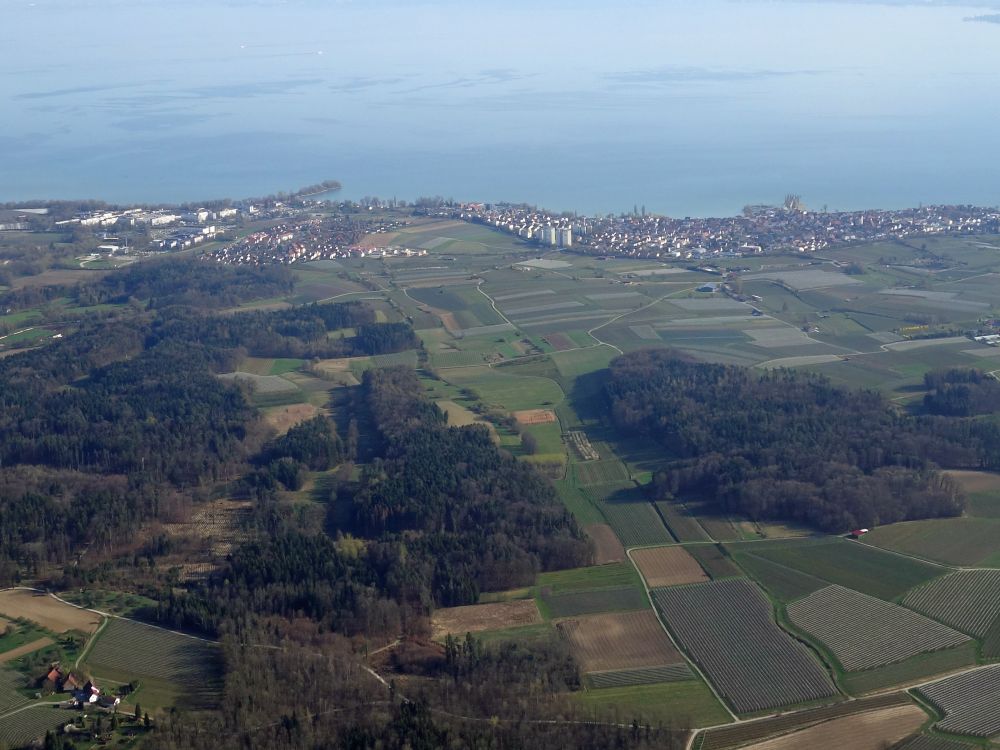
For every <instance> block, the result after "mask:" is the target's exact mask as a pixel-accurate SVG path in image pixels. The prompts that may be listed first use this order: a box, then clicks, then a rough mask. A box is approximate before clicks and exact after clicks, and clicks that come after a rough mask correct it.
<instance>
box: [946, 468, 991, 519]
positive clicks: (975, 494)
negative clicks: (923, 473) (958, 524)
mask: <svg viewBox="0 0 1000 750" xmlns="http://www.w3.org/2000/svg"><path fill="white" fill-rule="evenodd" d="M945 473H946V474H947V475H948V476H950V477H951V478H952V479H954V480H955V481H956V482H958V484H959V486H961V488H962V489H963V490H964V491H965V495H966V513H967V514H968V515H970V516H973V517H976V518H1000V474H994V473H991V472H986V471H947V472H945Z"/></svg>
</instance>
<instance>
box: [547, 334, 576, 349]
mask: <svg viewBox="0 0 1000 750" xmlns="http://www.w3.org/2000/svg"><path fill="white" fill-rule="evenodd" d="M543 338H544V339H545V340H546V341H548V342H549V345H550V346H551V347H552V348H553V349H555V350H556V351H557V352H564V351H566V350H568V349H576V344H575V343H574V342H573V339H571V338H570V337H569V336H567V335H566V334H565V333H550V334H547V335H546V336H544V337H543Z"/></svg>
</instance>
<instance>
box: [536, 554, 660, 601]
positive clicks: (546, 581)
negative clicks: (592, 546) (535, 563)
mask: <svg viewBox="0 0 1000 750" xmlns="http://www.w3.org/2000/svg"><path fill="white" fill-rule="evenodd" d="M535 583H536V585H537V586H538V587H539V589H541V591H542V592H543V593H551V594H566V593H570V592H574V591H592V590H594V589H605V588H614V587H622V586H626V587H632V588H637V589H639V590H642V580H641V579H640V578H639V574H638V573H636V571H635V568H633V567H632V565H631V564H629V563H627V562H622V563H617V564H612V565H600V566H590V567H586V568H570V569H569V570H554V571H551V572H548V573H539V574H538V578H537V580H536V582H535Z"/></svg>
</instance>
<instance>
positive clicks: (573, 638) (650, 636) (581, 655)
mask: <svg viewBox="0 0 1000 750" xmlns="http://www.w3.org/2000/svg"><path fill="white" fill-rule="evenodd" d="M558 627H559V630H560V631H561V632H562V633H563V634H565V636H566V637H567V638H568V639H569V642H570V644H571V646H572V648H573V653H574V654H575V655H576V658H577V660H578V661H579V662H580V666H581V668H582V670H583V671H584V672H603V671H605V670H609V669H639V668H641V667H658V666H662V665H666V664H680V663H682V662H683V661H684V659H683V657H682V656H681V655H680V653H679V652H678V651H677V649H676V648H674V646H673V644H672V643H671V642H670V639H669V638H667V634H666V633H665V632H663V628H662V627H661V626H660V622H659V620H657V619H656V615H655V614H653V612H652V610H643V611H641V612H620V613H614V614H606V615H592V616H590V617H578V618H573V619H570V620H563V621H562V622H560V623H559V625H558Z"/></svg>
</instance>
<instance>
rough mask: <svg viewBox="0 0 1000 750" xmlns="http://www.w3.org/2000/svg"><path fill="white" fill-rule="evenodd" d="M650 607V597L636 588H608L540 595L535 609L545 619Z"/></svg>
mask: <svg viewBox="0 0 1000 750" xmlns="http://www.w3.org/2000/svg"><path fill="white" fill-rule="evenodd" d="M648 607H649V598H648V597H647V596H646V593H645V592H644V591H643V590H642V589H639V588H635V587H624V588H607V589H596V590H594V591H574V592H570V593H566V594H553V595H545V594H541V595H539V597H538V609H539V611H540V612H541V613H542V614H543V616H545V618H546V619H555V618H560V617H579V616H580V615H595V614H598V613H601V612H630V611H634V610H639V609H647V608H648Z"/></svg>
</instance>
